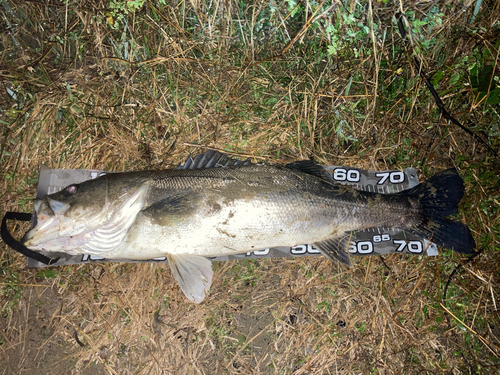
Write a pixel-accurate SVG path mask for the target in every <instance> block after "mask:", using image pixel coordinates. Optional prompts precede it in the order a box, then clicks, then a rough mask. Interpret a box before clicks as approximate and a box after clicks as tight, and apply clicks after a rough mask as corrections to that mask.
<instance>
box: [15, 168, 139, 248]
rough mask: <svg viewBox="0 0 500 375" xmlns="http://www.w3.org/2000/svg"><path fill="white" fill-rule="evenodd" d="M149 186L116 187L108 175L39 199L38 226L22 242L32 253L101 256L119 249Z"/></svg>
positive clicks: (123, 185)
mask: <svg viewBox="0 0 500 375" xmlns="http://www.w3.org/2000/svg"><path fill="white" fill-rule="evenodd" d="M147 190H148V184H143V185H141V186H139V187H138V186H137V185H131V186H127V184H118V185H116V184H115V185H113V188H110V183H109V181H108V179H107V178H106V176H102V177H99V178H97V179H95V180H89V181H85V182H83V183H81V184H73V185H69V186H67V187H66V188H64V189H63V190H61V191H59V192H57V193H54V194H50V195H46V196H44V197H43V198H42V199H39V200H36V201H35V203H34V208H35V219H36V220H35V221H36V225H35V227H34V228H33V229H31V230H29V231H28V232H27V233H26V235H25V236H24V238H23V240H22V242H23V243H24V245H25V246H26V247H27V248H29V249H31V250H45V251H62V252H67V253H69V254H80V253H89V254H100V253H102V252H105V251H108V250H111V249H113V248H115V247H116V246H118V245H119V244H120V243H121V242H122V241H123V239H124V238H125V236H126V233H127V231H128V229H129V228H130V226H131V225H132V223H133V221H134V220H135V217H136V215H137V213H138V212H139V211H140V209H141V208H142V206H143V204H144V201H145V197H146V193H147Z"/></svg>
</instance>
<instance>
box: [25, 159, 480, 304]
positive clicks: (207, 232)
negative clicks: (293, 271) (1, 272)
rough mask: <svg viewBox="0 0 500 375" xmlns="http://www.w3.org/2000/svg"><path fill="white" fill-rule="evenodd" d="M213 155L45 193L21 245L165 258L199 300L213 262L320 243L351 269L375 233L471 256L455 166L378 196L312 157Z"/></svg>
mask: <svg viewBox="0 0 500 375" xmlns="http://www.w3.org/2000/svg"><path fill="white" fill-rule="evenodd" d="M208 156H209V158H208V159H207V160H208V162H206V163H200V165H198V166H196V168H195V169H189V168H187V169H172V170H163V171H142V172H124V173H108V174H105V175H103V176H101V177H99V178H97V179H94V180H89V181H85V182H83V183H81V184H73V185H69V186H68V187H66V188H65V189H63V190H61V191H60V192H57V193H54V194H51V195H47V196H45V197H44V198H43V199H41V200H37V201H36V202H35V214H36V222H37V224H36V226H35V227H34V228H33V229H31V230H30V231H28V232H27V233H26V235H25V236H24V238H23V243H24V244H25V246H26V247H28V248H29V249H31V250H44V251H53V252H66V253H68V254H72V255H74V254H90V255H96V256H100V257H103V258H107V259H135V260H145V259H152V258H157V257H167V260H168V263H169V265H170V268H171V270H172V273H173V275H174V277H175V279H176V280H177V282H178V283H179V286H180V287H181V289H182V291H183V292H184V294H185V295H186V297H187V298H189V299H190V300H192V301H194V302H196V303H200V302H201V301H203V299H204V298H205V296H206V295H207V294H208V291H209V289H210V285H211V283H212V276H213V273H212V268H211V262H210V260H209V259H207V257H215V256H221V255H228V254H239V253H245V252H249V251H256V250H261V249H266V248H273V247H280V246H294V245H297V244H314V245H315V246H316V248H318V249H319V251H320V252H321V253H322V254H323V255H324V256H325V257H327V258H328V259H330V260H332V261H339V262H341V263H344V264H347V265H350V259H349V253H348V251H347V249H348V246H349V240H350V239H351V237H352V234H353V233H354V232H356V231H359V230H364V229H368V228H376V227H386V228H387V227H388V228H391V227H392V228H401V229H404V230H407V231H409V232H412V233H415V234H417V235H419V236H421V237H423V238H426V239H428V240H430V241H432V242H434V243H435V244H437V245H439V246H442V247H445V248H448V249H452V250H454V251H456V252H459V253H465V254H470V253H473V251H474V247H475V244H474V240H473V238H472V236H471V233H470V231H469V229H468V227H467V226H466V225H465V224H462V223H460V222H456V221H452V220H449V219H446V218H445V217H446V216H449V215H453V214H455V213H456V212H457V207H458V203H459V201H460V200H461V198H462V196H463V193H464V186H463V181H462V179H461V178H460V176H459V175H458V173H457V171H456V170H455V169H449V170H446V171H444V172H441V173H439V174H437V175H435V176H433V177H432V178H430V179H429V180H427V181H426V182H424V183H422V184H420V185H417V186H416V187H414V188H412V189H409V190H405V191H402V192H400V193H396V194H378V193H371V192H363V191H359V190H355V189H352V188H349V187H345V186H342V185H338V184H335V183H332V182H330V181H328V179H327V178H326V176H325V173H326V172H325V170H324V169H323V167H321V166H320V165H318V164H316V163H315V162H313V161H310V160H305V161H299V162H294V163H290V164H286V165H264V164H251V163H249V162H239V161H236V160H235V159H231V158H229V157H228V156H227V155H225V154H220V153H215V152H211V153H209V154H208ZM200 166H201V167H202V168H200Z"/></svg>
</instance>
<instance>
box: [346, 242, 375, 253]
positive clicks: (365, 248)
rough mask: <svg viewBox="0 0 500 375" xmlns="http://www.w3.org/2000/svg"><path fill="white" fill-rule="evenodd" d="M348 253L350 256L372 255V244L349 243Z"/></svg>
mask: <svg viewBox="0 0 500 375" xmlns="http://www.w3.org/2000/svg"><path fill="white" fill-rule="evenodd" d="M349 252H350V253H351V254H356V253H358V254H371V253H373V243H372V242H371V241H359V242H351V243H350V244H349Z"/></svg>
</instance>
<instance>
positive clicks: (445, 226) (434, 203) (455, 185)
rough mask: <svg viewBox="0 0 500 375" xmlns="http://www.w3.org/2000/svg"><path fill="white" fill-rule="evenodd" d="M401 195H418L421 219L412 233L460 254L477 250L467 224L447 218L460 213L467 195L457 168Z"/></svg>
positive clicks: (444, 172) (416, 196) (415, 196)
mask: <svg viewBox="0 0 500 375" xmlns="http://www.w3.org/2000/svg"><path fill="white" fill-rule="evenodd" d="M400 194H404V195H406V196H410V197H414V198H417V199H418V201H419V202H420V206H421V208H422V214H423V219H422V222H421V223H420V224H419V225H417V226H416V227H415V228H412V229H411V230H410V231H411V232H413V233H415V234H417V235H419V236H422V237H424V238H427V239H428V240H430V241H432V242H434V243H435V244H436V245H438V246H442V247H445V248H447V249H451V250H454V251H456V252H457V253H463V254H473V253H474V248H475V246H476V244H475V242H474V239H473V238H472V235H471V233H470V230H469V228H468V227H467V225H465V224H463V223H459V222H456V221H453V220H449V219H446V218H445V216H449V215H453V214H455V213H457V210H458V203H459V202H460V200H461V199H462V197H463V195H464V183H463V180H462V178H461V177H460V176H459V175H458V172H457V170H456V169H455V168H452V169H448V170H446V171H443V172H441V173H439V174H437V175H435V176H433V177H431V178H429V179H428V180H427V181H425V182H423V183H421V184H420V185H417V186H415V187H414V188H412V189H410V190H405V191H403V192H402V193H400Z"/></svg>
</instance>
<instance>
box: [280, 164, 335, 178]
mask: <svg viewBox="0 0 500 375" xmlns="http://www.w3.org/2000/svg"><path fill="white" fill-rule="evenodd" d="M285 167H286V168H288V169H294V170H297V171H301V172H303V173H307V174H310V175H312V176H315V177H319V178H321V179H323V180H326V174H325V169H324V168H323V167H322V166H321V165H319V164H317V163H316V162H315V161H314V160H299V161H294V162H293V163H288V164H285Z"/></svg>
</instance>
